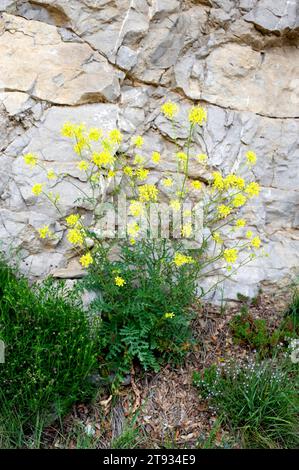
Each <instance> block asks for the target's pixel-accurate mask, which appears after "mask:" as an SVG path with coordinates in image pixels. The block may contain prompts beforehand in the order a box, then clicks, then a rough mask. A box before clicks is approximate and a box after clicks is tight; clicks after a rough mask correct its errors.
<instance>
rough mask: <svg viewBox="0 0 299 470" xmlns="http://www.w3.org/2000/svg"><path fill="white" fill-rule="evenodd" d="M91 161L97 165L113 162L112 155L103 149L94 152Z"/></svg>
mask: <svg viewBox="0 0 299 470" xmlns="http://www.w3.org/2000/svg"><path fill="white" fill-rule="evenodd" d="M92 161H93V162H94V163H95V164H96V165H97V166H102V165H111V164H112V163H114V157H113V155H111V153H110V152H108V151H107V150H103V152H100V153H97V152H94V153H93V154H92Z"/></svg>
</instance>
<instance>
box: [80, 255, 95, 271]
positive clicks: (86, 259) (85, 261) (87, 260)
mask: <svg viewBox="0 0 299 470" xmlns="http://www.w3.org/2000/svg"><path fill="white" fill-rule="evenodd" d="M80 263H81V265H82V266H83V268H88V266H90V265H91V264H92V263H93V258H92V256H91V254H90V253H89V252H88V253H86V254H85V255H83V256H81V258H80Z"/></svg>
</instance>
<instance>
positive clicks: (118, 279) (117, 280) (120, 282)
mask: <svg viewBox="0 0 299 470" xmlns="http://www.w3.org/2000/svg"><path fill="white" fill-rule="evenodd" d="M114 282H115V285H116V286H118V287H123V286H124V285H125V284H126V281H125V280H124V279H123V278H122V277H121V276H116V277H115V278H114Z"/></svg>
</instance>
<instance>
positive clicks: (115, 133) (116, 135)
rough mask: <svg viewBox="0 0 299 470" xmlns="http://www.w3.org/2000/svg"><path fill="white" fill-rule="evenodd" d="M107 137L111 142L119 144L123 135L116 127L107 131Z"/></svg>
mask: <svg viewBox="0 0 299 470" xmlns="http://www.w3.org/2000/svg"><path fill="white" fill-rule="evenodd" d="M109 139H110V140H111V142H112V143H113V144H120V143H121V141H122V140H123V136H122V134H121V132H120V131H119V130H118V129H113V130H112V131H110V132H109Z"/></svg>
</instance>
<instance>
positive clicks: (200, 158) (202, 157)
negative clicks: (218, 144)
mask: <svg viewBox="0 0 299 470" xmlns="http://www.w3.org/2000/svg"><path fill="white" fill-rule="evenodd" d="M196 158H197V160H198V161H199V163H205V162H206V161H207V159H208V156H207V155H206V154H205V153H199V154H198V155H196Z"/></svg>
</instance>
